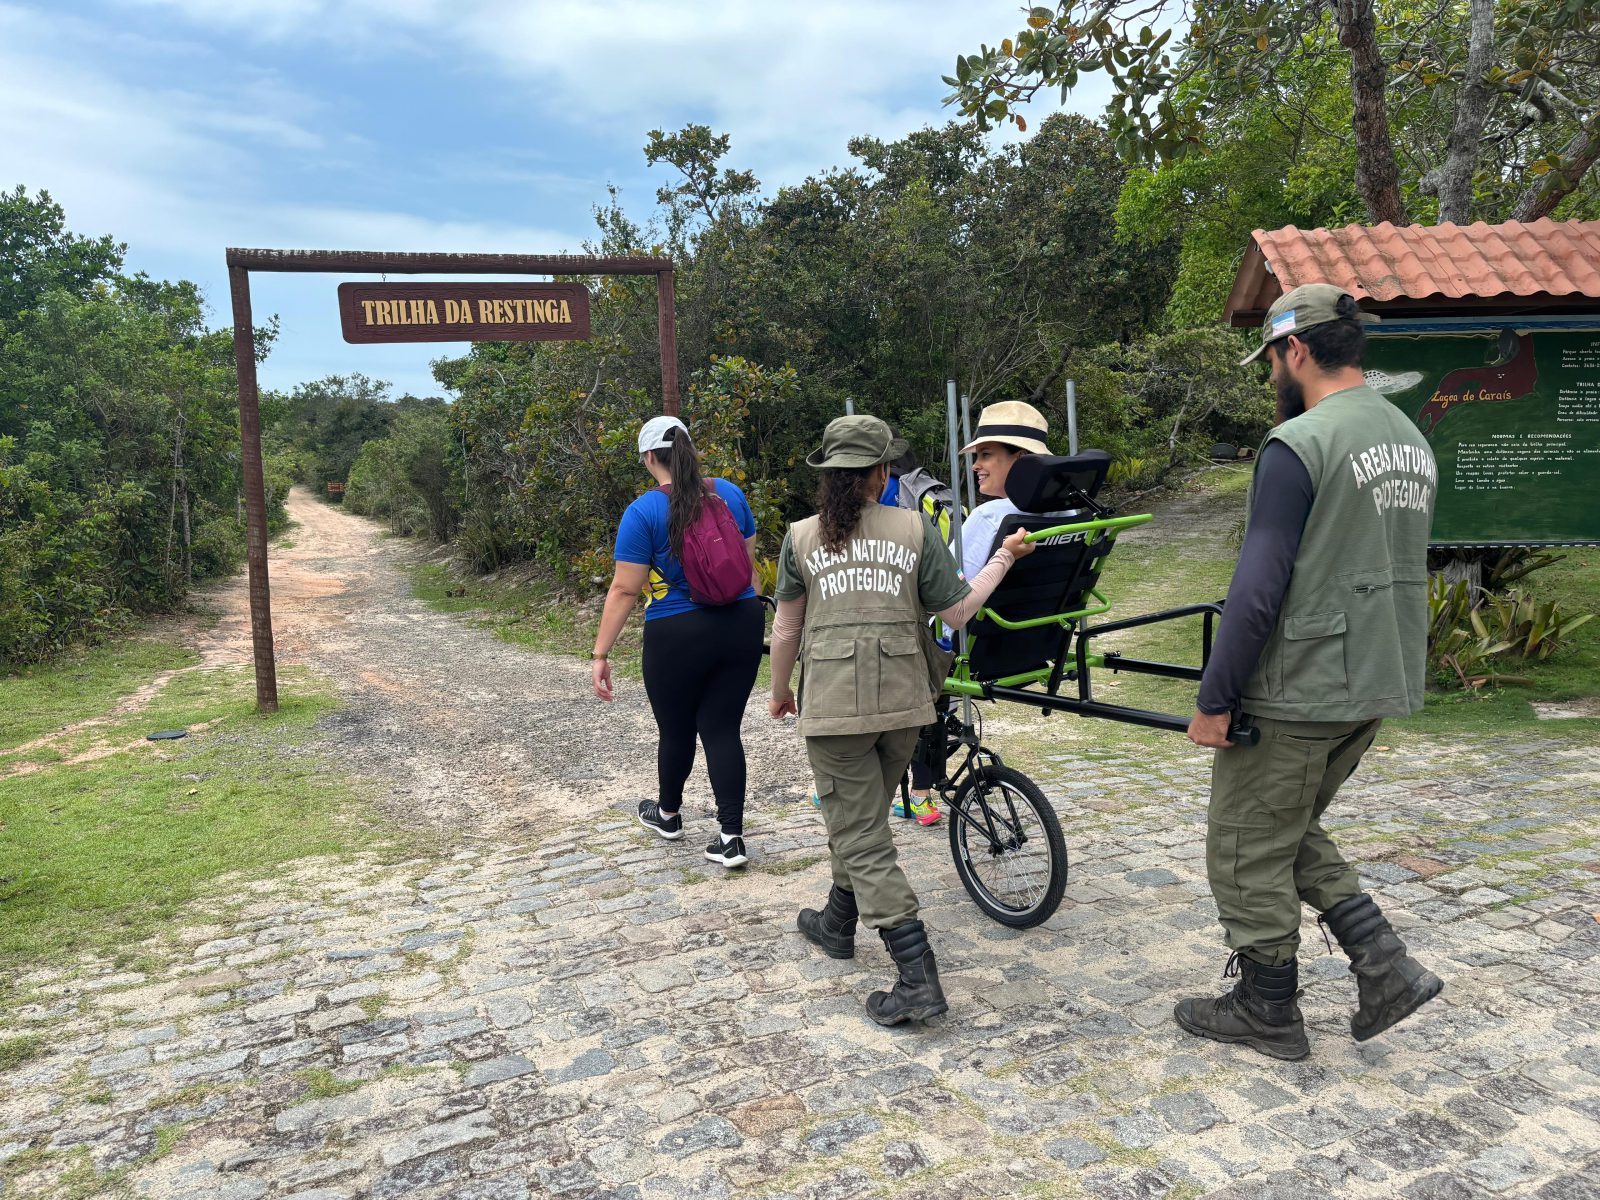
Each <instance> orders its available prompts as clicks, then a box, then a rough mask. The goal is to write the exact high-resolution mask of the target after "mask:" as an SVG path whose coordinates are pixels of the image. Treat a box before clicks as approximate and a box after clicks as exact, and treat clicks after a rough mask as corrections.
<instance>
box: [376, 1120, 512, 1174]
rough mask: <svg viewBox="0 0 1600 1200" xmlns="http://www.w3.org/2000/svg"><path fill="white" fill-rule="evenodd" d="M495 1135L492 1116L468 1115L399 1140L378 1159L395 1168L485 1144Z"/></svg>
mask: <svg viewBox="0 0 1600 1200" xmlns="http://www.w3.org/2000/svg"><path fill="white" fill-rule="evenodd" d="M495 1134H496V1129H495V1124H494V1119H493V1117H491V1116H490V1114H488V1113H486V1112H475V1113H468V1114H467V1115H466V1116H463V1117H457V1118H455V1119H454V1120H452V1121H440V1122H438V1123H437V1124H434V1125H428V1126H425V1127H423V1128H421V1129H417V1130H413V1131H412V1132H410V1133H407V1134H406V1135H404V1136H403V1137H400V1138H396V1139H395V1140H394V1141H391V1142H389V1143H388V1144H387V1145H385V1146H384V1147H383V1148H382V1149H381V1150H380V1151H379V1157H380V1159H382V1161H383V1165H384V1166H386V1167H393V1166H396V1165H398V1164H400V1163H404V1162H410V1161H411V1160H412V1159H414V1158H421V1157H423V1156H424V1155H428V1154H434V1153H437V1152H438V1151H440V1150H448V1149H451V1148H453V1147H456V1146H464V1145H467V1144H468V1143H470V1142H477V1141H484V1140H487V1139H490V1138H493V1137H494V1136H495Z"/></svg>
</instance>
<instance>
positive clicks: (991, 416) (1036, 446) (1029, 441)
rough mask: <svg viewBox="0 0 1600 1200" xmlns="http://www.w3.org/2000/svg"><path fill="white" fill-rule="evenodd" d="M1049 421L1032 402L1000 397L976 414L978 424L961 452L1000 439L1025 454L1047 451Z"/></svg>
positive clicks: (972, 451)
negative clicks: (998, 400) (1045, 439)
mask: <svg viewBox="0 0 1600 1200" xmlns="http://www.w3.org/2000/svg"><path fill="white" fill-rule="evenodd" d="M1049 431H1050V423H1049V422H1048V421H1046V420H1045V419H1044V414H1043V413H1041V412H1040V411H1039V410H1038V409H1037V408H1035V407H1034V406H1033V405H1031V404H1029V403H1027V401H1025V400H1002V401H1000V403H998V404H991V405H989V407H988V408H986V409H984V410H983V412H982V413H980V414H979V416H978V427H977V428H976V429H975V430H973V431H972V440H971V441H970V442H968V443H967V444H966V445H965V446H963V447H961V453H963V454H973V453H975V452H976V451H977V449H978V447H979V446H981V445H983V443H985V442H999V443H1000V444H1001V445H1002V446H1010V447H1011V448H1012V449H1013V450H1022V451H1025V452H1027V453H1028V454H1049V453H1050V447H1049V446H1047V445H1045V441H1044V437H1045V434H1047V433H1048V432H1049Z"/></svg>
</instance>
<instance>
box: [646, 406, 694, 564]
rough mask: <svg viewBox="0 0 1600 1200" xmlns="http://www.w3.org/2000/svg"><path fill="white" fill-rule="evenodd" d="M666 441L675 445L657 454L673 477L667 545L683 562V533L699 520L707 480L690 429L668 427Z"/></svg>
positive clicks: (668, 513) (669, 503) (657, 458)
mask: <svg viewBox="0 0 1600 1200" xmlns="http://www.w3.org/2000/svg"><path fill="white" fill-rule="evenodd" d="M667 440H668V441H670V442H671V443H672V444H671V445H670V446H667V447H665V448H664V449H661V450H657V451H655V456H656V461H658V462H659V463H661V465H662V466H664V467H666V468H667V470H668V472H670V474H671V476H672V491H670V492H669V493H667V545H668V547H669V548H670V549H671V550H672V555H673V557H674V558H676V559H678V560H679V561H680V562H681V561H682V560H683V537H684V534H686V533H688V532H689V529H690V527H691V526H693V525H694V523H695V522H696V521H698V520H699V519H700V506H701V505H702V504H703V503H705V498H706V481H705V476H704V475H702V474H701V473H700V455H699V453H698V452H697V451H696V450H695V448H694V443H693V442H691V441H690V440H689V431H688V430H686V429H677V428H674V429H669V430H667Z"/></svg>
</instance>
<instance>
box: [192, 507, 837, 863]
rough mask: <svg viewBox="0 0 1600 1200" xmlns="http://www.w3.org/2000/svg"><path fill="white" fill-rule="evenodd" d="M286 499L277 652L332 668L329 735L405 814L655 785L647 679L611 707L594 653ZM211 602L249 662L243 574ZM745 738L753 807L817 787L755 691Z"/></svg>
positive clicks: (223, 650)
mask: <svg viewBox="0 0 1600 1200" xmlns="http://www.w3.org/2000/svg"><path fill="white" fill-rule="evenodd" d="M289 512H290V515H291V516H292V517H293V518H294V520H295V521H296V522H298V524H299V528H298V529H297V530H295V531H294V532H293V534H292V535H291V536H290V537H289V538H288V539H286V540H287V541H288V543H289V545H288V547H287V548H280V547H274V548H273V551H272V554H271V560H270V565H269V574H270V578H271V583H272V626H273V640H274V645H275V648H276V651H277V655H278V661H279V662H280V663H286V664H294V663H304V664H307V665H309V666H312V667H314V668H315V669H316V670H317V671H318V672H319V673H321V674H324V675H327V676H329V677H331V678H332V679H333V680H334V682H335V684H336V685H337V687H338V689H339V692H340V694H341V698H342V700H343V702H344V707H343V709H342V711H340V712H339V713H338V714H337V715H335V716H334V717H332V718H330V719H329V720H328V722H327V724H326V734H327V737H326V738H325V739H324V746H325V748H326V749H327V750H328V751H329V752H330V753H332V754H333V755H334V756H335V757H336V758H337V759H339V760H341V761H342V762H343V763H344V764H345V765H347V766H349V767H350V768H352V769H353V770H354V771H355V772H356V773H357V774H360V775H363V776H367V777H376V778H380V779H382V780H384V781H385V782H386V783H387V784H390V785H392V786H390V787H388V788H386V789H385V790H386V791H387V792H389V794H390V795H391V796H392V799H391V800H390V801H389V804H390V805H392V806H394V807H395V809H396V815H398V816H400V817H402V818H404V819H407V820H411V821H426V822H429V823H438V824H441V825H447V826H451V827H455V828H460V829H462V830H464V831H465V832H467V833H468V834H469V835H471V834H477V835H480V836H485V837H495V836H500V835H502V834H508V833H513V832H515V831H522V832H525V833H526V832H532V831H534V830H536V829H538V828H539V827H540V826H545V825H548V824H550V823H552V822H555V823H559V822H561V821H562V820H563V819H566V818H583V817H586V816H593V815H595V814H596V813H598V812H599V811H601V810H604V809H607V808H616V809H618V810H619V811H628V812H631V811H632V809H633V807H634V805H635V804H636V803H637V801H638V800H639V799H641V798H644V797H647V796H650V795H652V794H653V790H654V771H655V745H656V737H655V725H654V722H653V721H652V720H651V717H650V711H649V706H648V705H647V703H646V701H645V696H644V688H643V685H642V684H640V683H638V682H637V681H635V680H620V681H619V682H618V687H617V699H616V700H615V701H614V702H613V703H612V704H610V705H606V704H604V703H602V702H601V701H599V700H597V699H595V698H594V696H593V695H592V693H591V692H590V686H589V667H588V664H587V663H586V662H584V661H582V660H579V659H574V658H570V657H563V656H556V655H549V654H534V653H530V652H529V651H527V650H525V649H520V648H518V647H514V646H511V645H508V644H506V643H503V642H500V641H497V640H496V639H494V638H493V637H490V636H486V635H485V633H484V631H483V630H482V629H479V628H475V627H474V626H473V625H472V624H471V623H469V622H466V621H463V620H461V619H460V618H459V617H455V616H451V615H448V614H442V613H438V612H435V611H434V610H432V609H430V608H429V607H428V606H427V605H426V604H424V603H423V602H421V601H420V600H417V599H415V598H414V597H413V596H412V595H411V588H410V579H409V575H408V573H407V571H406V566H407V564H408V563H409V561H410V560H411V557H412V556H413V555H415V554H416V553H417V551H416V550H415V548H414V547H412V546H408V545H407V544H405V543H402V542H397V541H393V540H390V539H388V538H386V537H384V536H383V535H382V533H381V532H380V530H379V528H378V527H377V526H376V525H374V524H372V523H371V522H368V521H365V520H362V519H361V518H359V517H354V516H351V515H350V514H348V513H346V512H344V511H343V510H341V509H338V508H334V507H331V506H329V505H327V504H323V503H321V502H320V501H318V500H316V499H315V498H313V497H312V496H311V495H310V494H309V493H307V492H305V491H303V490H300V489H296V490H295V491H294V492H293V493H291V495H290V497H289ZM210 603H212V604H214V605H215V606H216V607H217V608H218V609H219V610H220V612H221V618H220V619H219V620H218V621H217V622H216V624H215V625H214V626H213V627H212V628H211V629H209V630H208V631H206V632H205V633H204V634H202V635H201V637H200V649H201V653H202V654H203V655H204V656H205V658H206V661H207V662H208V663H223V662H236V663H240V664H244V663H248V662H249V661H250V634H249V631H250V625H249V598H248V595H247V593H246V590H245V586H244V581H243V578H242V577H241V578H240V579H239V580H237V581H235V582H234V583H232V584H230V585H229V586H228V587H226V588H224V589H222V590H220V591H218V592H216V593H214V594H213V596H212V598H211V600H210ZM634 619H635V620H637V619H639V618H634ZM745 746H746V751H747V754H748V756H749V762H750V779H751V788H750V803H751V804H752V805H758V804H761V803H763V802H765V801H768V800H775V799H780V798H781V799H782V800H784V801H792V800H793V798H794V797H795V796H796V795H798V794H800V793H802V792H805V791H808V790H809V786H810V778H809V772H808V770H807V768H806V765H805V755H804V750H803V747H802V745H801V742H800V739H799V738H798V736H796V734H795V733H794V727H793V724H792V723H790V722H786V723H784V724H783V725H778V724H775V723H774V722H773V721H771V719H770V718H768V716H767V715H766V711H765V708H764V706H762V705H760V704H759V703H752V705H751V706H750V708H749V709H748V710H747V712H746V716H745ZM686 804H687V805H688V806H689V810H690V813H691V815H693V814H694V813H695V812H697V811H703V812H705V813H708V814H709V813H710V812H711V811H712V806H711V799H710V787H709V783H708V781H707V780H706V778H705V776H704V771H703V769H702V768H701V767H700V766H698V765H697V767H696V770H695V775H694V776H693V777H692V778H691V780H690V783H689V791H688V796H687V799H686Z"/></svg>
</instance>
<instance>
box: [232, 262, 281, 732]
mask: <svg viewBox="0 0 1600 1200" xmlns="http://www.w3.org/2000/svg"><path fill="white" fill-rule="evenodd" d="M228 288H229V291H231V292H232V294H233V361H234V366H235V367H236V369H237V370H238V374H239V450H240V454H239V461H240V465H241V466H242V467H243V470H244V511H245V526H246V531H247V532H246V559H247V561H248V562H249V566H250V635H251V640H252V641H253V642H254V643H255V659H256V710H257V711H258V712H264V713H270V712H277V711H278V667H277V661H276V659H275V658H274V657H273V652H272V598H271V592H270V590H269V589H268V586H267V499H266V489H265V486H264V482H263V478H262V470H261V408H260V404H259V398H258V397H257V394H256V335H255V329H254V327H253V326H252V325H251V317H250V272H249V271H248V270H247V269H246V268H244V267H233V266H230V267H229V268H228Z"/></svg>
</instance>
